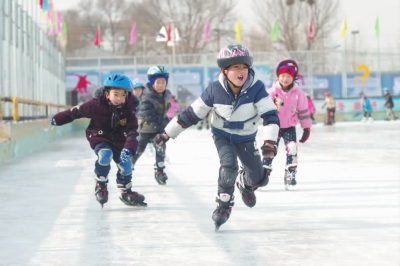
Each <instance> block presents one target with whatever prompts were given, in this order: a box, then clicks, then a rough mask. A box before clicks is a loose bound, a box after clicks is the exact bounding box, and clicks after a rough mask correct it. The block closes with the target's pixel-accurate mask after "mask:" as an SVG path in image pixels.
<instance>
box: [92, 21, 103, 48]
mask: <svg viewBox="0 0 400 266" xmlns="http://www.w3.org/2000/svg"><path fill="white" fill-rule="evenodd" d="M100 41H101V32H100V25H98V26H97V30H96V34H95V35H94V42H93V43H94V46H99V47H100Z"/></svg>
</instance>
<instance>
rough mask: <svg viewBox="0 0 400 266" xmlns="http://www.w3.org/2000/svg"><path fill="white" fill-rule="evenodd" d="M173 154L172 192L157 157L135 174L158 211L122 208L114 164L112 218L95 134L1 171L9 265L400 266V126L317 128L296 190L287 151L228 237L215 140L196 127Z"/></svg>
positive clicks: (2, 246)
mask: <svg viewBox="0 0 400 266" xmlns="http://www.w3.org/2000/svg"><path fill="white" fill-rule="evenodd" d="M54 130H57V129H54ZM298 133H301V131H300V129H299V128H298ZM300 136H301V135H298V138H300ZM167 145H168V146H167V154H168V156H169V163H167V168H166V172H167V174H168V176H169V180H168V183H167V186H159V185H158V184H157V183H156V181H155V180H154V177H153V167H152V165H153V163H154V158H153V157H150V156H149V153H145V154H144V155H143V156H142V157H141V159H139V161H138V164H137V165H136V170H135V171H134V175H133V187H134V190H136V191H138V192H140V193H142V194H144V195H145V197H146V202H147V203H148V207H147V208H134V207H128V206H125V205H124V204H123V203H122V202H121V201H120V200H119V199H118V196H117V188H116V185H115V171H116V166H115V164H113V165H112V170H111V173H110V176H109V177H110V182H109V192H110V196H109V202H108V203H107V204H105V206H104V209H103V210H102V209H101V207H100V204H99V203H98V202H97V201H96V200H95V196H94V185H95V183H94V180H93V176H94V173H93V169H94V161H95V159H96V157H95V155H94V153H93V151H92V150H91V149H90V147H89V145H88V143H87V141H86V139H85V137H84V132H83V131H81V132H78V133H74V134H71V136H69V137H66V138H63V139H58V140H57V141H54V142H51V143H49V144H48V146H46V147H42V149H41V151H40V152H36V153H35V154H32V155H29V156H26V157H24V158H22V159H17V160H13V161H8V162H5V163H4V164H2V165H0V169H1V170H0V181H1V183H0V200H1V208H0V265H218V266H222V265H278V266H279V265H308V266H309V265H354V266H361V265H363V266H365V265H374V266H383V265H393V266H394V265H397V266H398V265H400V122H398V121H397V122H393V121H390V122H386V121H376V122H374V123H373V124H361V123H355V122H348V123H338V124H336V125H335V126H323V125H321V124H318V125H316V126H314V127H313V128H312V130H311V137H310V139H309V141H308V142H307V143H305V144H299V167H298V174H297V181H298V185H297V186H296V187H295V190H294V191H285V189H284V184H283V174H284V164H285V157H286V156H285V151H284V145H283V143H281V146H280V149H279V153H278V155H277V157H276V159H275V160H274V163H273V168H274V170H273V172H272V176H271V180H270V184H269V185H268V186H267V187H265V188H263V189H262V190H258V191H257V192H256V195H257V205H256V206H255V207H254V208H252V209H249V208H247V207H246V206H245V205H244V204H243V202H242V200H241V198H240V194H239V192H238V191H236V200H235V201H236V204H235V206H234V208H233V211H232V215H231V217H230V219H229V221H228V222H227V223H226V224H224V225H222V226H221V228H220V230H219V231H218V232H215V231H214V224H213V221H212V220H211V214H212V212H213V211H214V209H215V207H216V203H215V197H216V191H217V178H218V168H219V160H218V157H217V153H216V149H215V147H214V144H213V142H212V138H211V134H210V132H208V131H205V130H203V131H198V130H196V129H188V130H187V131H186V132H184V133H182V134H181V135H180V136H179V137H178V138H177V139H175V140H171V141H169V142H168V144H167ZM258 146H261V139H259V138H258Z"/></svg>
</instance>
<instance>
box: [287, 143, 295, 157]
mask: <svg viewBox="0 0 400 266" xmlns="http://www.w3.org/2000/svg"><path fill="white" fill-rule="evenodd" d="M286 152H287V154H288V155H296V154H297V144H296V142H294V141H290V142H289V143H288V144H287V145H286Z"/></svg>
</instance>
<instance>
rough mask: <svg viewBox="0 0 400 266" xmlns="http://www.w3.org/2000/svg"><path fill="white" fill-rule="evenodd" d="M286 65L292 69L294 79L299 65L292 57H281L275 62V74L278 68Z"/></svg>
mask: <svg viewBox="0 0 400 266" xmlns="http://www.w3.org/2000/svg"><path fill="white" fill-rule="evenodd" d="M283 66H287V67H291V68H293V69H294V79H296V78H297V74H298V73H299V65H298V64H297V62H296V60H294V59H292V58H283V59H281V60H279V61H278V63H277V64H276V75H277V76H278V71H279V68H281V67H283Z"/></svg>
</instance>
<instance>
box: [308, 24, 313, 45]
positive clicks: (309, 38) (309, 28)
mask: <svg viewBox="0 0 400 266" xmlns="http://www.w3.org/2000/svg"><path fill="white" fill-rule="evenodd" d="M307 37H308V40H309V41H312V40H313V25H312V19H310V25H308V34H307Z"/></svg>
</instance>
